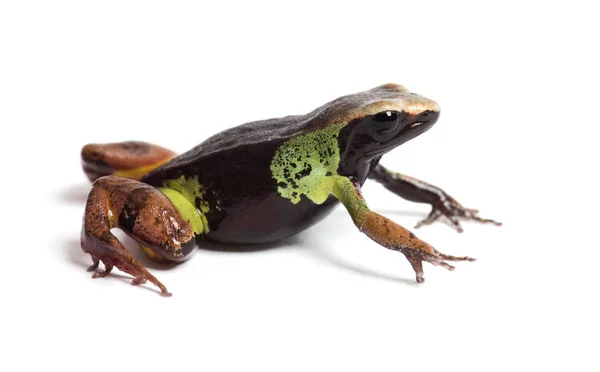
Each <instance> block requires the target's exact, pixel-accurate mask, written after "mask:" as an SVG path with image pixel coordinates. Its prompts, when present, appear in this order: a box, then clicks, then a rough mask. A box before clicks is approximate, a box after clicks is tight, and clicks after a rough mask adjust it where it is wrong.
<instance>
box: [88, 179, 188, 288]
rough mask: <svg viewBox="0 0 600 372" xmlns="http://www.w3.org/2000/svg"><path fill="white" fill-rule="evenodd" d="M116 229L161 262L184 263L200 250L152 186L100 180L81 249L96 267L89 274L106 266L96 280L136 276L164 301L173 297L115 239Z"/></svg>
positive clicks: (184, 224)
mask: <svg viewBox="0 0 600 372" xmlns="http://www.w3.org/2000/svg"><path fill="white" fill-rule="evenodd" d="M114 227H118V228H121V229H122V230H124V231H125V232H126V233H127V234H128V235H130V236H131V237H133V238H134V239H136V240H137V241H138V242H141V243H143V246H144V247H145V249H147V250H151V251H152V253H153V254H155V255H156V256H157V257H161V258H163V259H166V260H169V261H181V260H183V259H185V257H186V256H187V255H189V253H191V251H192V250H193V248H194V247H195V246H196V243H195V239H194V236H195V235H194V232H193V230H192V229H191V226H190V225H189V223H188V222H187V221H186V220H182V219H181V218H180V216H179V215H178V213H177V211H176V209H175V207H174V206H173V204H172V203H171V201H170V200H169V199H168V198H167V197H166V196H165V195H164V194H163V193H161V192H160V191H159V190H157V189H155V188H153V187H151V186H149V185H146V184H143V183H140V182H137V181H133V180H128V179H125V178H120V177H114V176H108V177H102V178H100V179H98V180H97V181H96V182H94V184H93V185H92V190H91V191H90V194H89V196H88V201H87V205H86V210H85V216H84V220H83V227H82V232H81V247H82V249H83V251H84V252H87V253H89V254H90V255H91V256H92V261H93V264H92V266H90V268H89V269H88V271H89V270H96V269H97V268H98V263H99V261H102V262H103V263H104V266H105V271H103V272H96V273H94V278H99V277H104V276H106V275H108V274H109V273H110V271H111V269H112V267H113V266H115V267H117V268H118V269H119V270H121V271H123V272H126V273H128V274H130V275H132V276H133V277H134V279H133V282H132V283H133V284H142V283H145V282H146V280H147V281H149V282H151V283H152V284H154V285H156V286H157V287H158V288H160V290H161V293H162V294H163V295H170V293H169V292H168V291H167V288H166V287H165V286H164V285H163V284H162V283H161V282H160V281H158V279H156V278H155V277H154V276H153V275H152V274H150V273H149V272H148V270H146V268H144V267H143V266H142V265H141V264H140V263H139V262H137V261H136V260H135V259H134V258H133V256H131V254H130V253H129V252H128V251H127V250H126V249H125V247H124V246H123V245H122V244H121V242H119V240H118V239H117V238H116V237H115V236H114V235H113V234H112V233H111V231H110V229H111V228H114Z"/></svg>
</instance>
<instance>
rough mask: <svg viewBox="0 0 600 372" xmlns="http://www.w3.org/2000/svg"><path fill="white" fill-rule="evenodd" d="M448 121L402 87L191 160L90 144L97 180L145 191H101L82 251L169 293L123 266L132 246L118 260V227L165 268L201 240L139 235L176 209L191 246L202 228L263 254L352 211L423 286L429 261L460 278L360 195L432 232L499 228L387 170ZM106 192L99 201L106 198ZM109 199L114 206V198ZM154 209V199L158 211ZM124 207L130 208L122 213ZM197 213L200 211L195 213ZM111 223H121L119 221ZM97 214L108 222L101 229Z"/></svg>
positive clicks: (235, 136)
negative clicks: (404, 203) (367, 186)
mask: <svg viewBox="0 0 600 372" xmlns="http://www.w3.org/2000/svg"><path fill="white" fill-rule="evenodd" d="M438 116H439V106H438V105H437V104H436V103H435V102H433V101H431V100H429V99H427V98H424V97H421V96H418V95H415V94H413V93H410V92H408V91H407V90H406V89H405V88H404V87H401V86H399V85H395V84H387V85H383V86H380V87H377V88H375V89H372V90H369V91H365V92H360V93H357V94H353V95H349V96H345V97H341V98H339V99H337V100H334V101H332V102H329V103H327V104H326V105H324V106H322V107H320V108H318V109H316V110H314V111H313V112H311V113H309V114H306V115H301V116H288V117H284V118H280V119H271V120H264V121H257V122H251V123H247V124H244V125H241V126H238V127H235V128H232V129H229V130H226V131H224V132H221V133H219V134H217V135H215V136H213V137H211V138H209V139H208V140H206V141H205V142H203V143H201V144H200V145H198V146H197V147H195V148H193V149H191V150H190V151H188V152H186V153H184V154H182V155H179V156H175V155H174V153H172V152H170V151H169V150H166V149H163V148H160V147H158V146H154V145H149V144H143V143H137V144H139V145H138V146H135V145H132V144H136V143H135V142H130V143H126V144H128V145H127V146H125V145H123V144H112V145H88V146H86V147H85V148H84V150H83V151H82V156H83V164H84V169H85V170H86V171H87V174H88V176H89V177H90V179H92V180H93V179H95V178H97V177H98V176H101V175H103V174H113V175H115V174H116V175H119V176H121V177H128V178H132V179H139V178H140V177H141V179H140V181H141V183H140V182H137V181H129V180H124V179H122V178H120V177H114V176H109V177H103V178H100V179H99V180H97V181H96V183H95V184H94V187H93V188H92V192H91V194H90V199H88V207H87V208H86V219H85V220H84V227H83V231H82V247H83V249H84V251H86V252H88V253H90V254H91V255H92V257H93V258H94V265H93V266H92V267H91V269H93V270H95V269H96V267H97V264H98V260H102V261H104V263H105V266H106V264H107V262H108V267H107V271H105V273H108V272H110V268H111V267H112V265H115V266H117V267H119V268H120V269H121V270H123V268H125V271H127V272H129V273H130V274H132V275H133V276H134V277H135V278H136V284H137V283H141V282H144V281H145V280H151V281H152V282H153V283H154V284H156V285H157V286H159V287H160V288H161V291H162V293H163V294H168V292H167V291H166V288H164V286H163V285H162V284H161V283H160V282H158V280H156V278H154V277H151V275H150V276H148V275H149V273H147V271H144V270H145V269H143V268H141V267H138V268H137V269H131V270H127V267H128V266H127V265H126V264H124V262H126V263H128V262H129V260H130V259H129V257H128V256H127V258H123V257H125V256H124V255H126V253H125V252H122V251H121V250H120V248H119V253H118V254H117V253H114V249H115V248H114V247H115V246H117V245H119V244H120V243H118V242H117V243H115V242H114V239H113V238H111V237H110V236H109V235H110V234H109V233H108V229H109V228H111V227H120V228H122V229H123V230H125V231H126V232H127V233H128V234H129V235H131V236H132V237H134V239H136V240H137V241H138V242H139V243H140V244H141V245H142V249H144V251H145V252H146V253H147V254H148V255H149V256H150V257H151V258H153V259H155V260H157V261H164V260H169V261H179V260H181V259H184V258H185V256H187V254H188V253H189V251H190V250H191V249H190V247H192V246H193V245H194V242H193V240H192V238H189V239H187V238H181V237H180V236H179V235H178V236H177V237H174V235H173V234H174V232H173V231H175V230H174V229H173V228H170V229H169V228H168V227H165V228H163V229H162V230H161V231H158V230H157V232H155V233H153V234H151V235H152V236H151V237H150V238H140V235H139V233H136V231H146V230H147V229H146V227H145V226H159V225H160V226H163V225H164V224H165V223H166V222H163V221H162V220H161V218H162V217H159V214H160V213H158V212H161V211H166V210H167V209H169V208H171V209H169V212H165V213H167V214H168V215H169V216H170V215H173V213H174V214H175V215H173V217H174V218H176V219H178V220H177V221H178V222H177V223H176V224H175V226H176V227H177V229H179V228H180V227H181V229H183V231H184V233H185V234H183V233H182V232H181V231H180V230H177V231H178V233H179V234H180V235H181V234H183V235H186V236H188V235H190V234H189V232H190V231H191V230H194V231H196V234H192V235H195V239H196V241H197V242H199V240H201V239H209V240H212V241H215V242H222V243H240V244H247V243H251V244H256V243H267V242H273V241H277V240H281V239H285V238H287V237H290V236H293V235H295V234H297V233H299V232H301V231H303V230H305V229H306V228H308V227H309V226H311V225H313V224H314V223H316V222H318V221H319V220H321V219H322V218H323V217H325V216H326V215H327V214H328V213H330V212H331V211H332V209H333V207H334V206H335V205H336V204H338V202H339V201H342V203H343V204H344V206H345V207H346V208H347V209H348V211H349V213H350V215H351V217H352V219H353V221H354V222H355V224H356V225H357V227H358V228H359V229H360V230H361V231H363V232H365V233H366V234H367V235H369V236H370V237H371V238H372V239H373V240H375V241H376V242H378V243H379V244H381V245H383V246H385V247H387V248H390V249H394V250H398V251H400V252H402V253H403V254H405V256H406V257H407V258H408V259H409V261H410V262H411V264H412V265H413V268H414V269H415V272H416V273H417V281H422V280H423V279H422V267H421V262H422V261H423V260H424V261H428V262H430V263H433V264H434V265H438V264H439V265H442V266H444V267H447V268H451V266H450V265H448V264H446V263H445V262H444V260H455V261H458V260H471V259H470V258H468V257H453V256H448V255H443V254H441V253H439V252H438V251H436V250H435V249H434V248H433V247H431V246H429V245H427V244H426V243H425V242H422V241H420V240H419V239H418V238H416V237H415V236H414V234H412V233H411V232H409V231H408V230H406V229H404V228H402V227H400V226H397V225H395V224H394V223H393V222H391V221H389V220H388V219H386V218H385V217H383V216H380V215H377V214H376V213H374V212H371V211H369V210H368V208H367V207H366V203H365V202H364V199H363V197H362V195H361V193H360V187H361V186H362V185H363V184H364V183H365V181H366V180H367V179H368V178H372V179H374V180H376V181H378V182H381V183H382V184H383V185H384V186H385V187H386V188H388V189H389V190H390V191H392V192H394V193H396V194H398V195H400V196H402V197H404V198H407V199H409V200H413V201H416V202H425V203H429V204H431V205H432V207H433V208H432V213H431V214H430V216H429V217H428V218H427V219H426V220H424V221H423V222H422V223H430V222H433V221H434V220H435V219H437V218H438V217H440V216H442V215H444V216H447V217H448V218H449V219H450V221H451V222H452V223H453V224H454V226H455V227H456V228H457V229H459V231H461V230H460V229H461V228H460V224H459V223H458V218H459V217H460V218H466V219H474V220H478V221H481V222H493V221H491V220H483V219H481V218H479V217H477V215H476V213H477V212H476V211H475V210H471V209H466V208H464V207H462V206H461V205H460V204H459V203H457V202H456V201H455V200H454V199H453V198H451V197H450V196H448V195H447V194H446V193H445V192H443V191H442V190H441V189H439V188H437V187H435V186H431V185H429V184H427V183H424V182H422V181H419V180H416V179H414V178H410V177H408V176H403V175H400V174H396V173H393V172H390V171H388V170H386V169H385V168H383V167H381V166H380V165H378V163H379V161H380V159H381V157H382V156H383V155H384V154H385V153H386V152H388V151H390V150H392V149H393V148H395V147H397V146H399V145H401V144H402V143H404V142H406V141H408V140H410V139H412V138H414V137H416V136H418V135H420V134H422V133H423V132H425V131H426V130H428V129H429V128H431V126H432V125H433V124H434V123H435V122H436V120H437V119H438ZM102 146H106V147H102ZM119 146H120V147H119ZM140 147H141V148H145V147H148V149H147V151H146V150H140V149H139V148H140ZM115 149H116V150H115ZM132 149H133V150H132ZM144 151H146V152H144ZM174 156H175V157H174ZM99 159H100V160H99ZM132 159H133V160H132ZM152 168H154V169H153V170H152ZM102 171H104V173H102ZM146 172H147V173H146ZM132 182H133V183H132ZM136 182H137V183H136ZM144 185H147V186H144ZM138 189H139V190H138ZM95 190H96V191H95ZM98 190H101V191H98ZM140 190H141V191H140ZM159 190H160V191H159ZM294 190H296V191H294ZM161 192H162V193H161ZM94 194H95V195H98V197H97V198H96V199H94V198H93V197H92V195H94ZM163 194H164V195H167V196H168V198H166V197H164V195H163ZM101 195H108V196H106V200H104V199H102V196H101ZM178 198H179V199H178ZM111 199H115V200H117V203H116V204H115V202H111ZM150 199H152V200H154V201H153V202H152V203H150V202H147V200H150ZM163 199H164V200H163ZM169 199H170V200H171V201H172V202H173V204H171V205H170V203H169V201H168V200H169ZM119 200H125V201H124V202H121V204H118V201H119ZM158 200H160V201H158ZM180 200H183V201H182V202H180ZM134 201H135V202H134ZM190 203H191V204H190ZM107 205H108V206H109V207H106V206H107ZM113 205H116V207H114V206H113ZM173 205H175V207H176V209H177V211H176V212H173ZM192 205H193V207H191V209H192V211H191V212H190V208H188V209H185V208H187V207H190V206H192ZM157 206H158V207H157ZM107 208H109V209H107ZM110 208H112V209H110ZM194 209H195V210H194ZM146 210H148V211H151V210H152V211H154V212H152V213H155V215H153V214H152V213H150V212H148V213H147V214H148V215H149V216H150V217H144V218H145V219H146V220H147V221H141V219H140V218H141V217H140V216H141V215H142V212H143V211H146ZM156 211H158V212H156ZM196 212H198V213H196ZM111 215H112V216H119V217H118V218H113V220H114V221H113V222H110V221H109V220H110V218H109V216H111ZM93 216H96V217H97V216H101V217H102V218H103V219H102V218H100V219H97V220H93V219H92V217H93ZM131 216H134V218H132V217H131ZM180 217H181V218H180ZM200 219H202V221H203V222H200ZM107 221H108V222H107ZM125 222H127V223H125ZM150 222H153V223H150ZM188 223H189V224H188ZM138 225H139V226H142V227H137V226H138ZM136 229H137V230H136ZM145 229H146V230H145ZM183 235H181V236H183ZM165 241H174V242H175V243H174V244H175V246H171V247H170V248H169V247H167V246H165V245H164V244H165V243H164V242H165ZM177 244H179V245H177ZM102 252H111V253H110V254H108V253H102ZM165 252H171V253H170V254H167V253H165ZM173 252H176V253H177V254H175V255H173V254H172V253H173ZM138 266H140V265H139V264H138ZM136 270H137V271H136ZM104 275H105V274H104V273H100V274H98V273H97V275H96V276H104Z"/></svg>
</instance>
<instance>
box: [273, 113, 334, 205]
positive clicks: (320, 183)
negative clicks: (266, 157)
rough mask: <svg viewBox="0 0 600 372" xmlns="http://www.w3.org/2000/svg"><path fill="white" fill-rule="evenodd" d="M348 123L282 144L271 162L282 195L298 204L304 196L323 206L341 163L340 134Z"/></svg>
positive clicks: (278, 189)
mask: <svg viewBox="0 0 600 372" xmlns="http://www.w3.org/2000/svg"><path fill="white" fill-rule="evenodd" d="M344 125H345V124H344V123H342V124H336V125H333V126H330V127H327V128H324V129H321V130H318V131H315V132H311V133H308V134H306V135H303V136H299V137H296V138H292V139H290V140H288V141H286V142H285V143H284V144H283V145H281V146H280V147H279V148H278V149H277V152H276V153H275V156H274V157H273V160H272V161H271V174H272V176H273V178H274V179H275V180H276V181H277V191H278V192H279V194H280V195H281V196H282V197H284V198H286V199H290V200H291V202H292V203H294V204H297V203H298V202H299V201H300V196H301V195H305V196H306V197H307V198H308V199H310V200H311V201H312V202H314V203H315V204H322V203H323V202H325V200H327V198H328V197H329V195H331V193H332V190H333V185H334V182H335V178H336V177H338V176H337V173H336V172H337V169H338V166H339V164H340V148H339V145H338V135H339V133H340V130H341V129H342V127H343V126H344Z"/></svg>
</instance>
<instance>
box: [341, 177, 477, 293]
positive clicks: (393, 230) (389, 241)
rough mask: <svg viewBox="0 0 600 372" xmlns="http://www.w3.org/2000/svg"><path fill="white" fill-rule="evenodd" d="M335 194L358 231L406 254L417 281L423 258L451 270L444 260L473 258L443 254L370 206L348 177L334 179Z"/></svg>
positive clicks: (420, 273)
mask: <svg viewBox="0 0 600 372" xmlns="http://www.w3.org/2000/svg"><path fill="white" fill-rule="evenodd" d="M334 195H335V196H336V197H337V198H338V199H339V200H340V201H341V202H342V204H344V206H345V207H346V209H347V210H348V212H349V213H350V216H351V217H352V220H353V221H354V224H355V225H356V227H358V229H359V230H360V231H361V232H364V233H365V234H366V235H367V236H368V237H369V238H371V239H373V240H374V241H375V242H377V243H379V244H380V245H381V246H383V247H385V248H388V249H392V250H395V251H399V252H401V253H403V254H404V255H405V256H406V258H407V259H408V261H409V262H410V264H411V266H412V267H413V269H414V271H415V274H416V280H417V282H419V283H422V282H423V281H424V278H423V261H426V262H429V263H431V264H433V265H435V266H442V267H444V268H446V269H448V270H454V266H452V265H450V264H448V263H447V262H446V261H474V259H473V258H471V257H466V256H465V257H455V256H450V255H447V254H443V253H441V252H439V251H437V250H436V249H435V248H433V247H432V246H431V245H430V244H428V243H426V242H424V241H423V240H421V239H419V238H417V237H416V236H415V235H414V234H413V233H412V232H410V231H409V230H407V229H405V228H404V227H402V226H400V225H398V224H396V223H394V222H393V221H391V220H389V219H388V218H386V217H384V216H382V215H380V214H378V213H375V212H373V211H371V210H369V208H368V207H367V203H366V202H365V200H364V198H363V196H362V193H361V191H360V185H359V184H358V183H357V182H354V181H353V180H350V179H349V178H347V177H339V178H338V179H337V180H336V183H335V186H334Z"/></svg>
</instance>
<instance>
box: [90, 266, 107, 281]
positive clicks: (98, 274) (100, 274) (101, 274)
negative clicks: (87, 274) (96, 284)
mask: <svg viewBox="0 0 600 372" xmlns="http://www.w3.org/2000/svg"><path fill="white" fill-rule="evenodd" d="M112 269H113V266H112V265H104V271H96V272H95V273H94V274H93V275H92V278H94V279H97V278H105V277H107V276H108V274H110V272H111V271H112ZM88 270H89V269H88Z"/></svg>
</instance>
